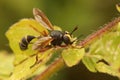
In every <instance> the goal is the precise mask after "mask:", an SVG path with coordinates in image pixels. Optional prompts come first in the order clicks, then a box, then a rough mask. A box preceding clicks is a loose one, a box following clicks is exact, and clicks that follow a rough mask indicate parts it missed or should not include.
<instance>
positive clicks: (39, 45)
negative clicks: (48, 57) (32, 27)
mask: <svg viewBox="0 0 120 80" xmlns="http://www.w3.org/2000/svg"><path fill="white" fill-rule="evenodd" d="M52 40H53V39H52V38H51V37H49V36H48V37H42V38H39V39H38V40H37V41H36V42H35V43H34V44H33V47H32V49H33V50H40V49H43V48H45V47H46V46H48V45H49V44H50V42H51V41H52Z"/></svg>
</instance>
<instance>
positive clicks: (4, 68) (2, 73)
mask: <svg viewBox="0 0 120 80" xmlns="http://www.w3.org/2000/svg"><path fill="white" fill-rule="evenodd" d="M13 60H14V56H13V55H11V54H8V53H7V52H6V51H0V80H7V79H8V77H9V76H10V75H11V73H12V71H13V68H14V67H13Z"/></svg>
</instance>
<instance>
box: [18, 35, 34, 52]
mask: <svg viewBox="0 0 120 80" xmlns="http://www.w3.org/2000/svg"><path fill="white" fill-rule="evenodd" d="M34 38H35V37H34V36H30V35H28V36H26V37H23V38H22V40H21V42H20V43H19V46H20V49H21V50H26V49H27V48H28V44H29V43H30V41H31V40H32V39H34Z"/></svg>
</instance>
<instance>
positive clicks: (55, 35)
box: [50, 30, 64, 46]
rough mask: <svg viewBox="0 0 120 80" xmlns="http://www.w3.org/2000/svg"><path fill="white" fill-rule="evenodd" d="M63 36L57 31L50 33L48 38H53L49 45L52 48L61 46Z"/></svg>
mask: <svg viewBox="0 0 120 80" xmlns="http://www.w3.org/2000/svg"><path fill="white" fill-rule="evenodd" d="M63 35H64V33H63V32H62V31H58V30H54V31H51V33H50V36H51V37H52V38H53V41H52V42H51V44H52V45H54V46H57V45H58V46H59V45H61V44H62V42H63Z"/></svg>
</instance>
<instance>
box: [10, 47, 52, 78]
mask: <svg viewBox="0 0 120 80" xmlns="http://www.w3.org/2000/svg"><path fill="white" fill-rule="evenodd" d="M52 51H53V50H52V49H50V50H48V51H46V52H45V53H44V54H38V57H39V58H38V59H39V60H38V61H39V63H37V64H35V62H36V56H31V57H29V58H27V59H26V60H25V61H24V62H22V63H20V64H19V65H17V66H15V68H14V71H13V73H12V75H11V76H10V78H9V80H16V79H17V80H22V79H24V80H25V79H27V78H30V77H32V76H34V75H35V74H38V73H39V74H40V73H42V72H43V71H44V70H45V69H46V68H47V66H46V65H45V63H46V62H47V61H48V60H49V59H50V58H51V55H52ZM34 64H35V65H34ZM38 70H39V71H38ZM37 71H38V72H37Z"/></svg>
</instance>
